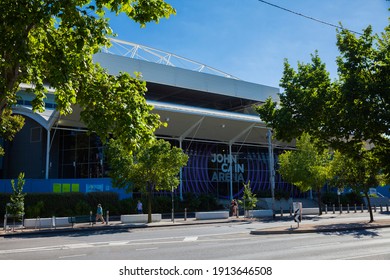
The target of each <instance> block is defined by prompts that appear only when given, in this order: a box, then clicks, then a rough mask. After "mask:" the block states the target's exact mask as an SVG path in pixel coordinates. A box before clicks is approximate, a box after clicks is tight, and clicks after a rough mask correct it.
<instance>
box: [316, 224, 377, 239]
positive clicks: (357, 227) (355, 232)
mask: <svg viewBox="0 0 390 280" xmlns="http://www.w3.org/2000/svg"><path fill="white" fill-rule="evenodd" d="M366 225H367V223H345V224H343V223H340V224H334V225H317V226H314V229H315V231H316V232H317V233H318V234H323V235H337V236H346V235H349V236H353V237H354V238H363V237H373V238H374V237H378V236H380V235H379V234H378V230H377V229H376V228H370V227H365V226H366Z"/></svg>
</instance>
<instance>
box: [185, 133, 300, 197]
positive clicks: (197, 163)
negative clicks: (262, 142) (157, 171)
mask: <svg viewBox="0 0 390 280" xmlns="http://www.w3.org/2000/svg"><path fill="white" fill-rule="evenodd" d="M182 147H183V150H184V151H185V152H186V153H187V154H188V156H189V160H188V164H187V166H186V167H184V168H183V172H182V189H183V192H184V193H186V192H191V193H208V194H212V195H214V196H216V197H218V198H229V197H230V195H231V194H232V195H233V197H235V198H239V197H242V192H243V184H244V183H247V182H248V181H250V186H251V188H252V191H253V192H254V193H263V194H264V193H265V194H268V193H269V195H271V192H270V189H271V186H270V172H269V157H268V149H267V148H264V147H254V146H245V145H232V147H231V151H230V149H229V145H226V144H217V143H202V142H187V141H184V142H183V144H182ZM276 154H277V152H276V151H275V155H276ZM275 162H277V161H276V160H275ZM275 190H277V191H279V192H284V193H286V192H288V193H290V192H291V191H292V186H291V184H288V183H286V182H284V181H283V180H282V179H281V177H280V175H278V174H276V178H275Z"/></svg>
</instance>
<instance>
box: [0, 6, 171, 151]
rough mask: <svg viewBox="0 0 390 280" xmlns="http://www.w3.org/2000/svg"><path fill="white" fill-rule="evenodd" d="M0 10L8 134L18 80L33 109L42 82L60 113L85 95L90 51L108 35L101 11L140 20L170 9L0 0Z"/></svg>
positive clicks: (0, 72)
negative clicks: (51, 92) (25, 87)
mask: <svg viewBox="0 0 390 280" xmlns="http://www.w3.org/2000/svg"><path fill="white" fill-rule="evenodd" d="M0 10H1V13H0V22H1V24H0V34H2V39H1V40H0V119H1V120H2V127H1V129H0V137H3V138H6V139H8V140H10V139H12V138H13V136H14V135H15V132H17V131H18V130H20V129H21V127H22V126H23V121H22V120H21V119H20V116H14V115H12V106H13V105H14V104H15V103H16V102H17V98H18V97H17V92H18V90H19V87H20V85H21V84H22V83H25V84H28V85H32V88H31V89H29V91H31V92H32V93H33V94H34V95H35V98H34V100H33V101H32V107H33V110H34V111H38V112H42V111H43V110H44V109H45V98H46V93H47V88H48V87H51V88H53V89H55V100H56V104H57V109H58V110H59V111H60V112H61V113H62V114H68V113H71V112H72V108H71V105H72V104H75V103H76V102H81V103H83V102H82V101H84V98H85V97H89V95H88V94H86V93H85V90H87V89H88V88H90V87H89V86H88V85H89V84H91V83H93V82H94V78H95V76H96V74H97V73H98V74H100V75H101V74H102V72H101V71H100V70H99V71H97V70H96V66H95V65H94V63H93V61H92V56H93V54H95V53H97V52H98V51H99V50H100V49H101V47H103V46H108V45H109V44H110V41H109V36H111V35H114V34H113V32H112V30H111V29H110V26H109V18H108V17H107V16H106V13H108V12H113V13H115V14H120V13H125V14H126V15H127V16H128V17H129V18H130V19H132V20H134V21H136V22H138V23H139V24H140V25H141V26H145V24H146V23H148V22H151V21H155V22H158V21H159V20H160V19H161V18H163V17H166V18H167V17H169V16H170V15H172V14H175V10H174V8H172V7H171V6H170V5H169V4H167V3H165V1H164V0H95V1H92V0H36V1H31V0H18V1H15V0H3V1H0ZM116 82H118V81H116ZM128 82H130V83H132V82H133V81H129V80H128ZM85 103H86V104H88V101H86V102H85ZM99 105H100V104H99ZM101 109H104V108H101ZM3 123H6V125H3ZM152 127H153V126H152ZM0 152H1V151H0Z"/></svg>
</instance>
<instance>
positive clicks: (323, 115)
mask: <svg viewBox="0 0 390 280" xmlns="http://www.w3.org/2000/svg"><path fill="white" fill-rule="evenodd" d="M280 86H281V87H282V88H283V89H284V91H283V92H282V93H280V94H279V102H276V101H274V100H272V98H271V97H269V98H268V99H267V100H266V102H265V103H264V104H263V105H261V106H258V107H256V111H257V112H258V113H259V115H260V118H261V119H262V120H263V121H265V122H266V123H267V125H268V126H269V127H272V129H273V132H274V136H275V138H277V139H279V140H284V141H287V142H290V141H292V140H293V139H296V138H298V137H300V136H301V135H302V133H304V132H306V133H309V134H310V135H311V136H312V137H314V138H319V139H321V136H322V134H321V135H319V133H320V132H321V130H319V129H318V127H321V126H322V125H323V123H322V122H323V121H322V120H323V119H328V118H329V113H328V108H327V106H326V105H327V104H328V102H329V100H331V98H332V95H333V93H334V90H335V89H334V86H333V85H332V83H331V81H330V78H329V73H328V72H327V71H326V67H325V64H324V63H322V61H321V59H320V57H319V56H318V53H317V52H316V53H315V55H312V57H311V63H307V64H304V63H298V69H297V70H294V69H293V68H292V67H291V65H290V64H289V62H288V60H287V59H286V60H285V62H284V71H283V77H282V79H281V82H280ZM325 139H326V138H325Z"/></svg>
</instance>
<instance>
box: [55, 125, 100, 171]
mask: <svg viewBox="0 0 390 280" xmlns="http://www.w3.org/2000/svg"><path fill="white" fill-rule="evenodd" d="M57 133H59V139H60V141H59V143H60V148H59V175H60V178H102V177H106V176H105V172H106V170H107V168H106V163H105V161H104V153H103V147H102V143H101V141H100V139H99V137H97V136H96V135H94V134H91V135H89V134H87V133H86V132H79V131H71V130H59V131H58V132H57Z"/></svg>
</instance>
